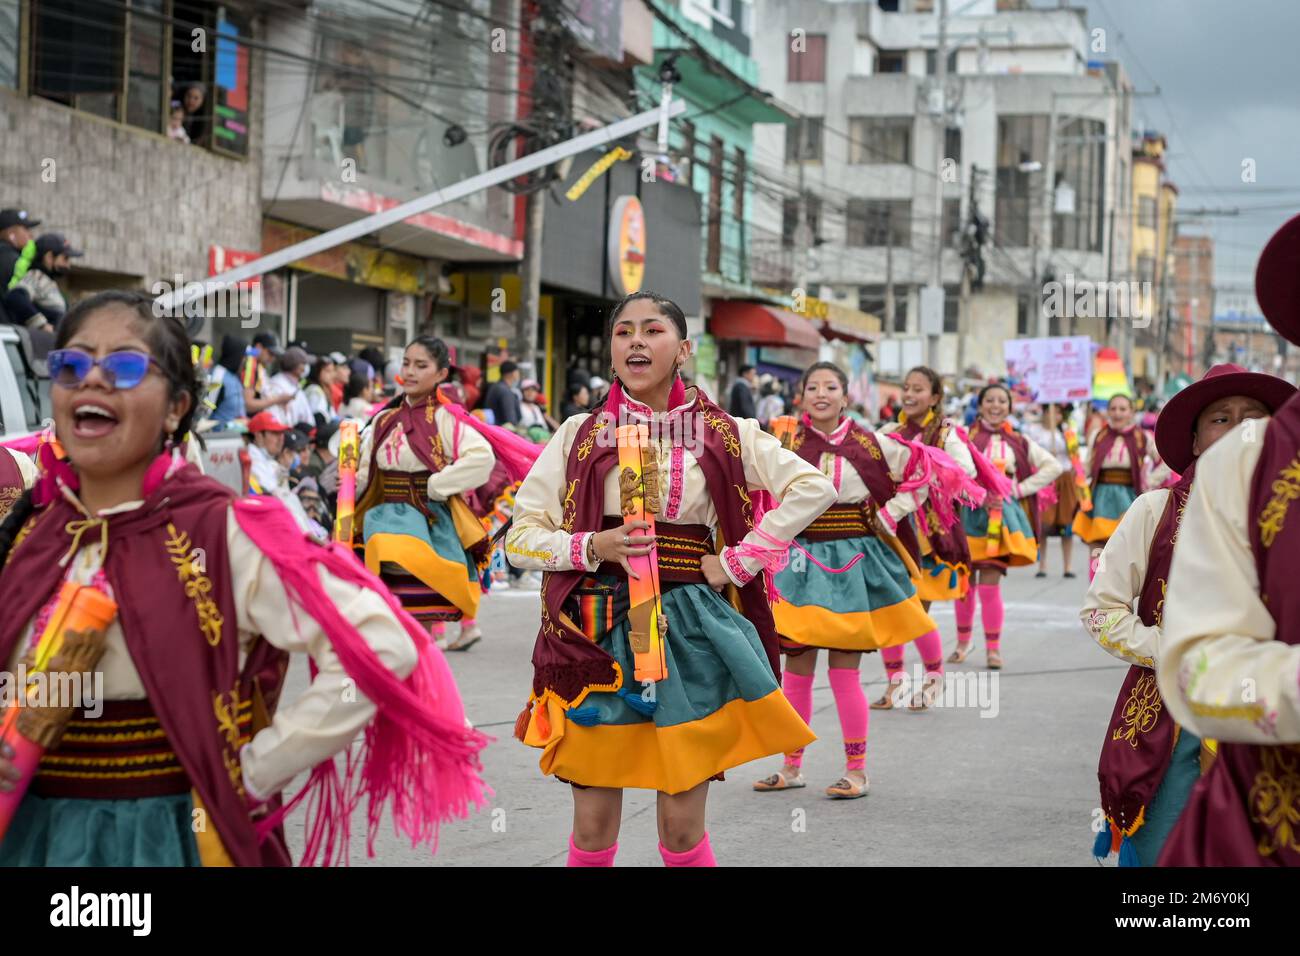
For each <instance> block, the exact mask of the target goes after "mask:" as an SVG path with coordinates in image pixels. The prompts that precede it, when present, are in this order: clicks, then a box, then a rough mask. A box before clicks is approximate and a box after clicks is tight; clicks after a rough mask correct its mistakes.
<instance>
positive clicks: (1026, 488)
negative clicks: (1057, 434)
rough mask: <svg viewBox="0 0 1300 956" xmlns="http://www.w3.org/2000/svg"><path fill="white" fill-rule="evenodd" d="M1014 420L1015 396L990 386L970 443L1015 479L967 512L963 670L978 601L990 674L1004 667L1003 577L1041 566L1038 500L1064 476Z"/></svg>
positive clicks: (955, 656) (958, 656)
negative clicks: (968, 584) (969, 575)
mask: <svg viewBox="0 0 1300 956" xmlns="http://www.w3.org/2000/svg"><path fill="white" fill-rule="evenodd" d="M1010 415H1011V392H1010V391H1009V390H1008V389H1007V387H1006V386H1005V385H997V384H994V385H985V386H984V388H983V389H981V390H980V393H979V417H978V418H976V419H975V424H974V426H973V427H972V428H971V441H972V442H973V443H974V445H975V447H976V448H977V449H979V451H980V452H981V453H982V454H983V455H984V457H985V458H987V459H988V460H989V461H991V462H992V463H993V465H994V467H995V468H996V469H997V470H998V471H999V472H1001V473H1003V474H1004V475H1005V476H1006V477H1007V478H1008V479H1010V493H1009V494H1008V495H1006V496H1005V497H1002V496H992V497H991V498H990V500H988V501H986V502H985V504H984V505H983V506H982V507H980V508H965V509H963V511H962V521H963V523H964V524H965V528H966V539H967V541H968V542H969V545H970V553H971V559H972V560H973V561H974V569H975V571H976V573H977V581H976V584H975V587H973V588H972V589H970V590H969V591H968V592H967V593H966V596H965V597H963V598H961V599H960V600H958V601H957V603H956V605H955V606H954V608H953V610H954V613H955V615H956V617H957V647H956V649H955V650H954V651H953V652H952V654H951V656H949V658H948V661H949V663H952V664H960V663H961V662H962V661H964V660H966V658H967V657H968V656H969V655H970V652H971V649H972V647H973V646H974V642H973V641H972V639H971V629H972V625H973V624H974V623H975V601H976V598H977V597H978V599H979V604H980V618H981V621H982V623H983V625H984V642H985V649H986V653H987V663H988V666H989V668H990V669H991V670H997V669H999V668H1001V667H1002V622H1003V608H1002V576H1003V575H1004V574H1006V572H1007V569H1008V568H1013V567H1021V566H1024V565H1029V564H1035V563H1037V561H1038V535H1037V532H1036V531H1035V529H1036V527H1037V523H1038V502H1037V500H1036V499H1035V495H1036V494H1037V493H1038V492H1039V491H1041V490H1042V489H1044V488H1046V487H1047V486H1048V485H1050V484H1051V483H1052V482H1054V481H1055V480H1056V479H1057V477H1058V476H1059V475H1060V474H1061V473H1062V471H1064V469H1063V468H1062V467H1061V465H1060V463H1059V462H1057V460H1056V458H1055V457H1054V456H1053V455H1052V454H1051V453H1049V452H1048V451H1047V450H1046V449H1044V448H1043V447H1042V446H1041V445H1039V444H1038V443H1036V442H1034V441H1032V440H1031V439H1029V438H1026V437H1025V436H1024V435H1022V434H1020V433H1019V432H1017V431H1016V430H1015V429H1014V428H1013V427H1012V425H1011V420H1010Z"/></svg>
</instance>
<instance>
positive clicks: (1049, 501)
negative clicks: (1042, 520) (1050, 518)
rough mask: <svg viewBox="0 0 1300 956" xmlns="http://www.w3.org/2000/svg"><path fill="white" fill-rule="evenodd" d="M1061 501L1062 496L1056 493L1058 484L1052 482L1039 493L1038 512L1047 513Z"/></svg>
mask: <svg viewBox="0 0 1300 956" xmlns="http://www.w3.org/2000/svg"><path fill="white" fill-rule="evenodd" d="M1060 500H1061V496H1060V495H1058V494H1057V493H1056V482H1051V483H1050V484H1048V485H1046V486H1044V487H1043V488H1040V489H1039V491H1038V510H1039V511H1046V510H1047V509H1048V508H1051V507H1052V506H1053V505H1055V504H1056V503H1057V502H1058V501H1060Z"/></svg>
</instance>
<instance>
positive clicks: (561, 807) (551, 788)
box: [285, 545, 1126, 866]
mask: <svg viewBox="0 0 1300 956" xmlns="http://www.w3.org/2000/svg"><path fill="white" fill-rule="evenodd" d="M1075 551H1076V554H1075V556H1074V559H1075V571H1076V573H1078V574H1079V577H1077V578H1075V579H1073V580H1067V579H1064V578H1063V577H1062V576H1061V572H1060V552H1059V550H1058V546H1055V545H1054V546H1053V548H1052V561H1053V565H1052V568H1053V570H1052V574H1051V576H1049V577H1047V578H1035V577H1034V572H1035V570H1036V568H1020V569H1016V570H1014V571H1012V572H1011V574H1010V575H1009V576H1008V578H1007V579H1006V581H1005V582H1004V584H1003V596H1004V601H1005V604H1006V612H1007V617H1006V624H1005V627H1004V629H1003V639H1002V647H1003V657H1004V659H1005V666H1004V668H1003V670H1002V671H1001V672H1000V673H999V674H997V675H996V676H994V675H993V674H992V673H991V672H987V671H985V670H984V667H983V664H984V651H983V645H982V630H981V627H980V623H979V616H978V614H977V615H976V623H975V635H976V641H977V643H978V647H977V649H976V651H975V652H974V653H972V654H971V656H970V657H969V658H968V659H967V661H966V663H965V664H962V665H955V666H954V665H949V667H948V670H949V672H950V673H952V674H954V675H969V676H963V677H954V678H953V679H952V681H951V682H950V685H949V690H948V691H947V695H946V696H947V701H946V702H947V704H948V706H943V707H936V708H934V709H932V710H930V711H929V712H926V713H911V712H908V711H906V710H900V711H891V712H881V711H873V712H872V714H871V729H870V737H869V741H868V745H867V772H868V775H869V776H870V780H871V792H870V794H869V795H868V796H867V797H865V798H863V799H860V800H849V801H838V800H830V799H828V798H827V797H825V796H824V795H823V793H822V791H823V790H824V788H825V787H826V786H828V785H830V784H831V783H833V782H834V781H835V780H836V779H838V777H839V776H840V773H841V771H842V770H843V766H844V764H843V749H842V746H841V743H840V728H839V721H838V718H837V716H836V712H835V703H834V700H833V698H832V697H831V692H830V687H829V684H828V683H827V680H826V671H825V661H824V660H819V661H818V672H817V680H816V683H815V685H814V688H815V689H814V693H813V708H814V712H813V718H812V728H813V730H814V731H815V732H816V733H817V735H818V737H819V739H818V741H817V742H816V743H814V744H812V745H811V746H810V747H809V748H808V751H807V754H806V755H805V758H804V777H805V779H807V781H808V787H807V788H806V789H802V790H790V791H785V792H779V793H755V792H753V791H752V790H751V789H750V785H751V783H752V782H753V781H754V780H755V779H757V778H758V777H760V776H765V775H766V774H768V773H770V772H772V771H773V770H775V769H777V767H779V765H780V758H779V757H771V758H767V759H765V760H761V761H756V762H754V763H751V764H747V765H745V766H741V767H737V768H735V769H734V770H730V771H728V772H727V775H726V776H727V779H726V781H725V782H722V783H714V784H712V785H711V788H710V794H709V814H708V829H709V833H710V838H711V841H712V844H713V847H714V851H715V853H716V855H717V858H718V862H719V865H723V866H727V865H732V866H838V865H845V864H848V865H855V864H856V865H887V866H911V865H940V866H944V865H951V866H988V865H998V866H1004V865H1013V866H1095V865H1096V864H1095V862H1094V861H1093V858H1092V856H1091V853H1090V849H1091V845H1092V839H1093V832H1092V829H1091V826H1092V821H1093V820H1094V819H1095V816H1096V814H1097V813H1098V812H1099V811H1097V809H1096V807H1097V804H1098V796H1097V755H1098V752H1099V749H1100V746H1101V740H1102V735H1103V732H1104V730H1105V727H1106V724H1107V721H1108V719H1109V717H1110V713H1111V710H1112V708H1113V706H1114V702H1115V695H1116V693H1117V692H1118V690H1119V686H1120V683H1121V682H1122V680H1123V677H1124V673H1125V669H1126V668H1125V665H1124V664H1122V663H1121V662H1119V661H1118V660H1115V659H1114V658H1112V657H1110V656H1109V655H1107V654H1106V653H1105V652H1103V651H1102V650H1101V649H1100V648H1099V647H1098V646H1097V645H1096V644H1095V643H1093V642H1092V640H1091V639H1089V637H1088V636H1087V635H1086V634H1085V632H1084V631H1083V628H1082V626H1081V625H1080V624H1079V619H1078V608H1079V605H1080V603H1081V601H1082V599H1083V596H1084V592H1085V591H1086V588H1087V576H1086V570H1081V569H1083V568H1085V564H1084V562H1083V561H1082V560H1081V555H1080V554H1079V553H1078V552H1079V551H1080V549H1079V548H1078V547H1076V548H1075ZM933 614H934V617H935V620H936V621H937V622H938V624H939V628H940V632H941V633H942V634H943V636H944V649H945V654H946V653H947V652H948V651H950V650H951V649H952V646H953V644H954V643H955V625H954V622H953V615H952V606H951V604H947V603H945V604H938V605H935V607H934V608H933ZM538 618H539V601H538V596H537V592H536V591H516V590H510V589H501V590H493V592H492V593H491V594H489V595H486V596H485V598H484V601H483V605H482V610H481V614H480V617H479V621H480V624H481V626H482V628H483V632H484V639H483V640H482V641H481V642H480V643H479V644H477V645H476V646H474V647H473V648H472V649H471V650H469V651H467V652H465V653H458V654H449V655H448V658H449V659H450V661H451V664H452V667H453V669H454V671H455V674H456V679H457V682H458V684H459V686H460V689H461V694H462V696H463V698H464V700H465V702H466V708H467V712H468V714H469V716H470V719H471V720H473V722H474V723H475V725H476V726H477V727H479V728H480V729H481V730H483V731H485V732H486V733H489V734H491V735H493V736H494V737H495V738H496V740H495V742H494V743H492V744H491V745H490V746H489V747H488V748H487V750H486V751H485V752H484V757H483V764H484V771H485V778H486V780H487V781H488V783H489V784H490V785H491V787H492V789H493V791H494V794H493V796H492V798H491V800H490V803H489V807H488V808H487V809H486V810H484V811H481V812H479V813H478V814H476V815H475V816H473V817H472V818H471V819H469V820H467V821H461V822H457V823H455V824H451V825H448V826H445V827H444V828H443V830H442V835H441V840H440V844H439V847H438V852H437V855H436V856H434V855H432V854H431V853H430V852H429V850H428V849H425V848H422V849H412V848H411V846H410V845H409V843H408V842H406V841H405V840H404V839H403V838H401V837H399V836H397V835H396V834H394V832H393V829H392V826H391V823H390V822H389V821H387V820H386V821H385V822H384V824H383V825H382V827H381V829H380V832H379V835H378V838H377V840H376V857H375V858H374V859H373V860H372V859H367V857H366V853H365V841H364V832H365V815H364V808H362V809H361V810H360V811H359V812H358V813H357V814H356V817H355V819H354V822H353V830H354V832H353V839H352V864H353V865H354V866H356V865H376V864H379V865H402V866H429V865H435V866H485V865H486V866H561V865H563V864H564V861H565V856H566V852H567V846H568V836H569V832H570V830H571V823H572V819H571V813H572V811H571V807H572V803H571V800H570V797H569V788H568V787H567V786H565V785H564V784H561V783H559V782H557V781H555V780H554V779H553V778H550V777H544V776H543V775H542V774H541V772H540V771H539V770H538V767H537V758H538V754H539V753H540V751H536V750H534V749H532V748H530V747H525V746H524V745H523V744H521V743H519V742H518V741H516V740H515V739H514V738H513V737H512V731H513V727H514V721H515V717H516V715H518V713H519V711H520V708H521V707H522V706H523V704H524V701H525V700H526V698H527V694H528V687H529V683H530V680H531V676H532V667H531V665H530V663H529V660H530V656H531V653H532V647H533V640H534V637H535V635H536V632H537V622H538ZM458 626H459V625H451V626H450V627H449V630H450V631H454V630H455V629H456V628H457V627H458ZM906 666H907V668H908V671H909V672H911V671H912V669H913V668H914V667H919V659H918V657H917V655H916V653H915V650H914V649H912V648H909V649H908V651H907V658H906ZM981 675H983V676H981ZM306 679H307V675H306V665H305V663H304V662H302V661H299V660H295V664H294V667H293V669H292V671H291V674H290V682H289V686H288V688H287V693H286V697H285V699H286V700H288V699H292V697H293V696H296V694H297V693H299V692H300V691H301V688H302V687H303V686H305V683H306ZM862 679H863V683H864V685H865V686H866V693H867V695H868V697H869V698H870V699H875V698H877V697H879V696H880V694H881V692H882V691H883V688H884V684H885V680H884V671H883V667H882V664H881V662H880V658H879V655H876V654H872V655H868V656H866V657H865V658H864V660H863V663H862ZM290 792H293V790H292V789H291V791H290ZM654 808H655V795H654V794H653V793H651V792H647V791H628V792H626V793H625V794H624V801H623V829H622V833H621V835H620V837H619V853H618V860H617V865H619V866H662V861H661V859H660V857H659V853H658V850H657V844H658V840H657V837H656V832H655V813H654ZM301 829H302V827H301V815H300V814H296V815H295V817H294V819H293V820H292V821H291V823H290V825H289V828H288V833H289V839H290V843H291V846H292V847H293V848H294V849H295V856H296V855H297V852H296V851H297V849H298V848H300V846H301Z"/></svg>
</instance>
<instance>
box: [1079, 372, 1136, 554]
mask: <svg viewBox="0 0 1300 956" xmlns="http://www.w3.org/2000/svg"><path fill="white" fill-rule="evenodd" d="M1150 457H1151V453H1150V450H1149V448H1148V445H1147V435H1146V432H1144V431H1143V430H1142V429H1141V428H1139V427H1138V426H1137V425H1136V424H1135V423H1134V421H1133V399H1131V398H1129V397H1128V396H1127V395H1112V396H1111V399H1110V402H1109V403H1108V404H1107V405H1106V424H1104V425H1102V426H1101V428H1099V429H1098V430H1097V431H1096V433H1095V434H1094V435H1093V436H1092V441H1091V442H1090V443H1089V446H1088V468H1089V473H1090V478H1089V480H1090V481H1091V484H1092V510H1091V511H1080V512H1079V513H1078V514H1077V515H1075V517H1074V533H1075V534H1077V535H1078V536H1079V537H1080V538H1081V539H1083V540H1084V541H1086V542H1087V543H1088V544H1090V545H1093V547H1094V551H1096V550H1099V549H1100V548H1101V546H1103V545H1104V544H1105V543H1106V541H1107V540H1108V539H1109V538H1110V536H1111V535H1112V534H1114V533H1115V529H1116V528H1117V527H1119V522H1120V519H1121V518H1123V517H1124V512H1126V511H1128V509H1129V506H1130V505H1132V504H1133V502H1134V501H1136V500H1137V496H1138V495H1140V494H1142V492H1143V491H1144V490H1145V482H1146V471H1147V468H1148V466H1149V465H1150ZM1094 570H1095V568H1094V567H1093V566H1092V564H1090V565H1089V571H1090V573H1091V572H1093V571H1094Z"/></svg>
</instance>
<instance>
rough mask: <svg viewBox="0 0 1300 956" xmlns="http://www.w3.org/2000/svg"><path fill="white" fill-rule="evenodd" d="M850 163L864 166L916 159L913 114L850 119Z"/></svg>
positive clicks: (905, 162) (907, 161)
mask: <svg viewBox="0 0 1300 956" xmlns="http://www.w3.org/2000/svg"><path fill="white" fill-rule="evenodd" d="M849 137H850V139H849V162H850V163H857V164H863V165H871V164H877V163H903V164H904V165H906V164H907V163H910V162H911V161H912V118H911V117H910V116H853V117H850V118H849Z"/></svg>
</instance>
